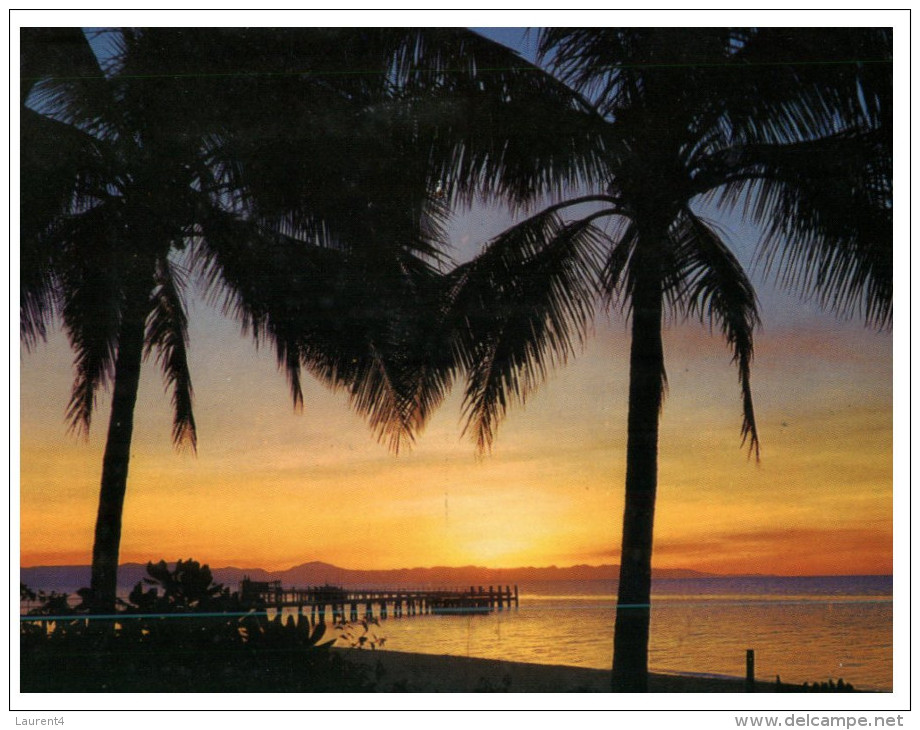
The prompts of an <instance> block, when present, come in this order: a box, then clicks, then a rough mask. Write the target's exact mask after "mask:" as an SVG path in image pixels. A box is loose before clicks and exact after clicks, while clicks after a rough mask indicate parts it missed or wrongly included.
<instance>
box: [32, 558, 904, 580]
mask: <svg viewBox="0 0 920 730" xmlns="http://www.w3.org/2000/svg"><path fill="white" fill-rule="evenodd" d="M182 559H183V558H178V559H177V560H182ZM190 559H192V560H194V558H190ZM148 562H149V563H158V562H159V560H149V561H138V560H128V561H125V562H121V563H119V564H118V566H119V567H122V566H126V565H141V566H143V565H146V564H147V563H148ZM166 562H167V563H168V564H170V565H173V564H175V563H176V560H167V561H166ZM196 562H198V563H199V564H200V565H204V566H207V567H208V568H209V569H210V570H211V571H214V570H241V571H244V570H259V571H263V572H265V573H285V572H288V571H291V570H295V569H297V568H301V567H303V566H307V565H311V564H321V565H324V566H328V567H329V568H330V569H334V570H341V571H347V572H354V573H357V572H363V573H393V572H400V571H410V572H411V571H416V570H419V571H421V570H438V569H444V570H482V571H519V570H573V569H576V568H591V569H601V568H615V569H619V567H620V564H619V563H599V564H590V563H575V564H572V565H555V564H553V565H518V566H514V567H510V568H506V567H501V568H494V567H489V566H485V565H474V564H466V565H430V566H421V565H419V566H413V567H399V568H346V567H343V566H340V565H335V564H333V563H327V562H325V561H323V560H307V561H305V562H302V563H296V564H294V565H291V566H289V567H287V568H275V569H270V568H263V567H261V566H247V567H242V566H239V565H232V564H228V565H221V566H217V567H215V566H214V565H212V564H211V563H210V562H204V561H201V560H198V561H196ZM30 568H91V564H90V563H63V564H51V563H42V564H35V565H22V564H20V566H19V569H20V570H23V569H30ZM652 571H653V573H654V572H664V571H668V572H687V573H699V574H700V575H701V576H703V577H717V578H718V577H724V578H745V577H752V578H855V577H866V576H875V577H889V576H891V577H893V575H894V573H893V572H882V573H795V574H789V573H772V572H771V573H758V572H740V573H720V572H716V571H711V570H703V569H700V568H685V567H680V568H677V567H653V568H652Z"/></svg>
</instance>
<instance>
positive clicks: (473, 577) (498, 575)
mask: <svg viewBox="0 0 920 730" xmlns="http://www.w3.org/2000/svg"><path fill="white" fill-rule="evenodd" d="M619 571H620V566H618V565H573V566H571V567H567V568H558V567H556V566H555V565H552V566H549V567H547V568H534V567H526V568H482V567H478V566H475V565H466V566H463V567H460V568H454V567H442V566H438V567H434V568H399V569H396V570H351V569H348V568H339V567H338V566H335V565H330V564H329V563H321V562H317V561H314V562H311V563H304V564H302V565H297V566H294V567H293V568H288V569H287V570H280V571H268V570H262V569H261V568H234V567H227V568H213V567H212V568H211V573H212V574H213V576H214V580H215V581H216V582H217V583H222V584H224V585H225V586H227V587H228V588H230V589H231V590H236V589H237V588H238V586H239V583H240V581H241V580H242V579H243V578H245V577H249V578H251V579H252V580H259V581H268V580H280V581H281V584H282V585H283V586H285V587H292V586H309V585H322V584H325V583H331V584H335V585H343V586H358V585H360V586H365V587H370V586H391V587H409V586H429V585H439V586H445V585H446V586H464V585H476V586H480V585H483V586H487V585H514V584H526V583H534V582H537V581H557V580H578V581H583V580H615V579H616V578H617V576H618V574H619ZM146 574H147V566H146V564H143V563H124V564H122V565H121V566H119V569H118V590H119V592H120V593H127V592H128V591H130V590H131V588H133V587H134V586H135V585H136V584H137V583H138V582H139V581H141V580H142V579H143V578H144V576H146ZM19 575H20V580H21V581H22V582H23V583H25V584H26V585H27V586H29V588H31V589H32V590H33V591H39V590H43V591H52V590H54V591H58V592H64V593H73V592H75V591H76V590H78V589H79V588H82V587H84V586H88V585H89V582H90V566H88V565H42V566H35V567H30V568H20V571H19ZM652 577H653V578H659V579H661V578H709V577H716V574H715V573H701V572H698V571H695V570H654V571H652Z"/></svg>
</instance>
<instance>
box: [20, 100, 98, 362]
mask: <svg viewBox="0 0 920 730" xmlns="http://www.w3.org/2000/svg"><path fill="white" fill-rule="evenodd" d="M20 119H21V127H20V168H19V179H20V198H19V213H20V223H19V254H20V265H19V283H20V300H19V307H20V308H19V312H20V335H21V339H22V340H23V342H24V343H25V345H26V347H27V348H31V347H32V346H34V345H35V344H36V343H37V342H38V341H39V340H43V339H44V338H45V333H46V328H47V325H48V323H49V322H50V321H51V319H52V318H53V317H54V315H55V308H54V299H55V289H56V286H55V282H54V278H55V277H54V260H55V256H56V253H57V249H56V247H55V246H54V245H53V243H52V242H51V236H50V235H49V234H50V229H51V227H52V224H53V222H54V221H55V220H57V219H59V217H60V216H62V215H67V214H69V213H71V212H79V210H80V208H81V207H84V206H85V205H86V204H87V201H86V198H87V196H88V195H89V191H90V190H91V189H92V188H93V186H94V185H95V179H98V175H99V172H100V170H101V167H102V162H101V158H100V155H99V152H98V150H97V148H96V146H95V144H94V142H93V140H92V139H91V138H90V137H89V136H88V135H86V134H84V133H83V132H81V131H79V130H77V129H74V128H73V127H69V126H67V125H64V124H61V123H60V122H56V121H54V120H51V119H47V118H45V117H43V116H41V115H40V114H38V113H37V112H35V111H33V110H32V109H29V108H27V107H23V108H22V110H21V114H20Z"/></svg>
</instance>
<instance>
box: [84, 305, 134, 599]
mask: <svg viewBox="0 0 920 730" xmlns="http://www.w3.org/2000/svg"><path fill="white" fill-rule="evenodd" d="M137 299H139V300H141V301H140V304H141V305H142V304H143V298H142V297H137ZM145 314H146V310H145V309H144V308H143V306H139V305H138V303H137V302H135V304H134V306H128V307H126V312H125V317H124V319H123V321H122V323H121V328H120V330H119V336H118V355H117V358H116V360H115V388H114V392H113V396H112V412H111V415H110V417H109V431H108V436H107V437H106V443H105V455H104V456H103V460H102V485H101V487H100V490H99V511H98V513H97V516H96V535H95V542H94V543H93V566H92V578H91V584H90V587H91V589H92V607H93V611H94V612H95V613H112V612H113V611H114V610H115V592H116V585H117V583H116V577H117V572H118V550H119V546H120V544H121V516H122V510H123V508H124V503H125V488H126V487H127V483H128V462H129V460H130V458H131V434H132V431H133V430H134V404H135V402H136V400H137V387H138V383H139V382H140V375H141V360H142V358H143V351H144V326H145V319H146V317H145Z"/></svg>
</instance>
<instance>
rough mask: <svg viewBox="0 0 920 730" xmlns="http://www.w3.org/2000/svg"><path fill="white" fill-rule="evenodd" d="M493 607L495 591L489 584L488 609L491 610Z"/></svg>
mask: <svg viewBox="0 0 920 730" xmlns="http://www.w3.org/2000/svg"><path fill="white" fill-rule="evenodd" d="M493 608H495V593H494V591H493V590H492V586H489V610H490V611H491V610H492V609H493Z"/></svg>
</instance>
